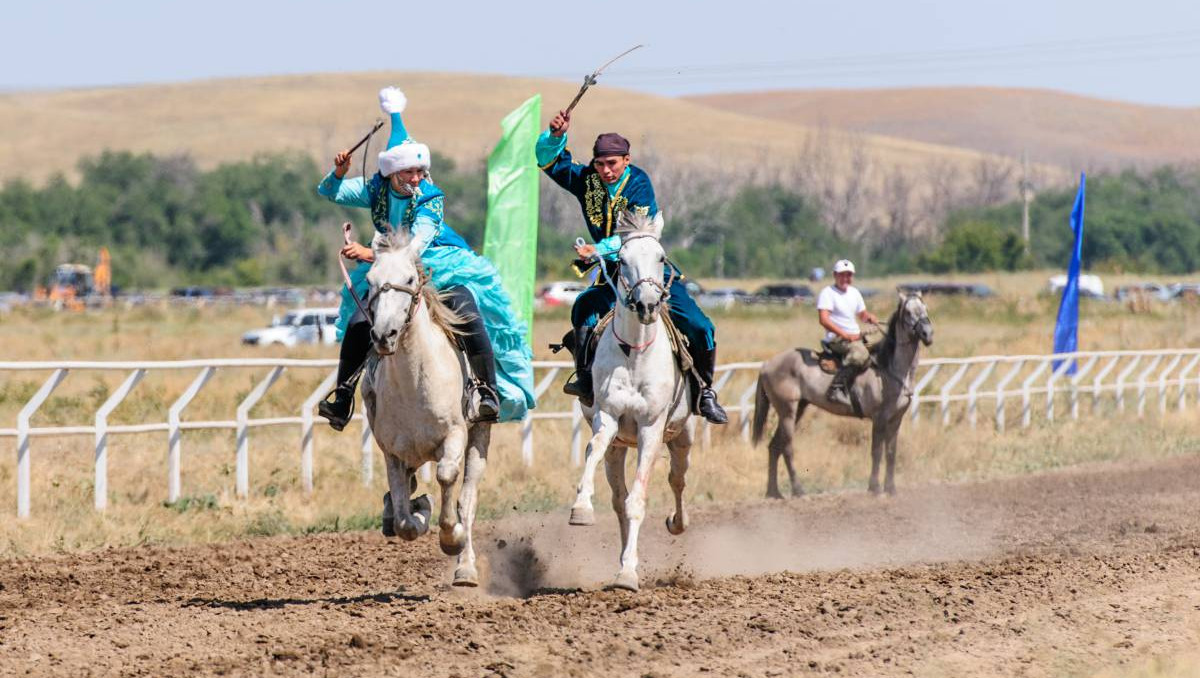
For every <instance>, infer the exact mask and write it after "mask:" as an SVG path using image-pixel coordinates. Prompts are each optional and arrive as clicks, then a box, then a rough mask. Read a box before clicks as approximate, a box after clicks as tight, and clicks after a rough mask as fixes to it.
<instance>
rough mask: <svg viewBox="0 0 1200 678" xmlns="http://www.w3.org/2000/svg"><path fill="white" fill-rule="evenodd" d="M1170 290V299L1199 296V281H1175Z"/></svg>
mask: <svg viewBox="0 0 1200 678" xmlns="http://www.w3.org/2000/svg"><path fill="white" fill-rule="evenodd" d="M1170 290H1171V298H1172V299H1196V298H1200V283H1175V284H1174V285H1171V288H1170Z"/></svg>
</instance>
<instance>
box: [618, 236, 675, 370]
mask: <svg viewBox="0 0 1200 678" xmlns="http://www.w3.org/2000/svg"><path fill="white" fill-rule="evenodd" d="M639 238H654V239H655V240H657V239H658V238H657V237H656V236H655V235H654V234H652V233H633V234H630V235H629V236H627V237H624V238H622V239H621V249H625V245H627V244H628V243H629V242H631V241H633V240H637V239H639ZM621 249H618V250H617V257H618V259H619V258H620V256H621ZM664 258H665V255H664ZM666 262H667V265H668V267H669V268H670V269H671V277H670V278H669V279H668V280H667V282H666V284H665V285H664V284H663V283H662V282H660V281H659V279H658V278H651V277H649V276H647V277H645V278H639V279H638V280H637V281H635V282H634V283H633V284H632V285H630V284H627V283H625V279H624V278H623V277H621V275H620V274H618V275H617V276H616V278H617V279H616V281H615V282H614V281H613V278H612V276H610V275H609V274H608V267H607V266H605V265H604V262H603V261H601V262H600V271H601V273H603V274H604V278H605V280H606V281H607V282H608V285H609V287H611V288H612V290H613V295H614V296H615V297H616V298H617V299H621V296H622V295H621V287H624V288H625V295H624V301H623V303H622V304H621V305H622V306H624V307H625V308H626V309H627V310H630V311H633V310H636V305H635V304H634V301H633V292H634V290H636V289H637V288H638V287H640V286H641V285H645V284H650V285H653V286H654V287H656V288H658V292H659V295H660V298H661V303H667V297H669V296H670V292H669V290H670V288H671V285H672V284H674V282H675V277H676V274H677V272H678V269H677V268H675V264H673V263H671V261H670V260H669V259H668V260H666ZM617 266H618V267H620V262H619V261H618V263H617ZM611 329H612V333H613V337H615V338H616V340H617V342H618V343H619V344H620V345H621V346H622V347H624V348H626V349H627V350H626V355H628V353H629V351H641V350H643V349H645V348H648V347H649V346H650V345H651V344H653V343H654V340H655V339H658V331H657V330H655V331H654V333H653V334H651V335H650V339H649V340H647V341H645V342H643V343H641V344H632V343H630V342H628V341H625V340H624V339H622V338H621V335H620V334H618V333H617V325H616V323H613V325H612V328H611Z"/></svg>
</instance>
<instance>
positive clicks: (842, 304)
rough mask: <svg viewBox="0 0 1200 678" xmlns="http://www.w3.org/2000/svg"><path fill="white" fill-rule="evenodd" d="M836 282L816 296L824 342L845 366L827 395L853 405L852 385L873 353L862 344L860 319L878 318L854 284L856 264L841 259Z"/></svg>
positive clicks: (835, 277)
mask: <svg viewBox="0 0 1200 678" xmlns="http://www.w3.org/2000/svg"><path fill="white" fill-rule="evenodd" d="M833 281H834V284H832V285H829V286H828V287H826V288H825V289H823V290H821V294H820V295H819V296H818V297H817V317H818V318H819V320H820V323H821V327H824V328H825V330H826V331H825V345H826V346H828V347H829V350H831V351H833V352H834V353H836V354H838V355H840V356H841V357H842V367H841V369H839V370H838V372H837V374H836V375H834V377H833V383H831V384H830V385H829V391H828V393H826V394H825V396H826V397H827V398H829V400H830V401H831V402H835V403H841V404H842V405H846V406H850V405H851V403H850V384H852V383H853V382H854V378H855V377H856V376H858V374H859V373H860V372H862V371H863V370H864V369H865V368H866V366H867V361H868V360H870V354H869V352H868V351H867V345H866V344H865V343H863V338H862V332H861V331H860V330H859V327H858V322H857V321H858V320H861V321H863V322H867V323H872V324H876V323H878V322H879V320H878V319H877V318H876V317H875V316H874V315H872V314H871V312H870V311H868V310H867V305H866V303H865V302H863V297H862V293H860V292H859V291H858V288H857V287H855V286H854V285H853V284H851V283H853V281H854V263H853V262H851V261H850V260H849V259H842V260H840V261H838V262H837V263H836V264H834V265H833Z"/></svg>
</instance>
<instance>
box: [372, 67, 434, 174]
mask: <svg viewBox="0 0 1200 678" xmlns="http://www.w3.org/2000/svg"><path fill="white" fill-rule="evenodd" d="M407 106H408V97H406V96H404V92H401V91H400V89H399V88H398V87H384V88H383V89H381V90H379V107H380V108H382V109H383V112H384V113H387V114H388V115H389V116H390V117H391V119H392V134H391V137H389V138H388V149H387V150H386V151H384V152H382V153H380V154H379V173H380V174H382V175H383V176H385V177H386V176H389V175H392V174H395V173H396V172H399V171H400V170H406V169H412V168H414V167H419V168H421V169H426V170H427V169H429V164H430V160H431V158H430V157H429V147H428V146H426V145H425V144H421V143H417V142H416V140H414V139H413V138H412V137H410V136H408V130H406V129H405V128H404V120H403V119H402V118H401V117H400V114H401V113H403V112H404V109H405V108H406V107H407Z"/></svg>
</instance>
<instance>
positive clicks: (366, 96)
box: [0, 71, 982, 181]
mask: <svg viewBox="0 0 1200 678" xmlns="http://www.w3.org/2000/svg"><path fill="white" fill-rule="evenodd" d="M386 84H398V85H399V86H401V87H402V88H403V89H404V90H405V92H406V93H407V94H408V97H409V102H410V103H409V109H408V111H407V112H406V114H405V119H406V121H407V123H408V128H409V130H410V131H412V132H413V133H414V134H415V135H416V136H417V137H418V138H419V139H421V140H422V141H424V142H426V143H429V144H430V145H431V147H432V148H434V149H436V150H437V151H439V152H441V153H443V154H445V155H448V156H450V157H452V158H454V159H455V160H456V161H458V162H460V163H468V164H470V165H474V164H476V163H478V162H480V161H481V160H482V159H483V158H485V157H486V156H487V154H488V153H489V152H490V150H491V147H492V146H493V145H494V144H495V143H496V140H497V138H498V136H499V131H500V127H499V125H500V119H501V118H502V117H503V116H504V115H505V114H507V113H508V112H509V111H511V110H512V109H514V108H516V107H517V106H518V105H519V104H520V103H521V102H522V101H524V100H525V99H526V98H528V97H530V96H532V95H534V94H537V93H541V94H542V95H543V114H544V117H545V118H546V120H549V117H550V116H551V115H552V114H553V112H554V111H556V110H557V109H558V108H559V107H561V106H565V105H566V103H567V102H569V101H570V100H571V98H572V96H573V95H574V93H575V91H576V90H577V88H578V85H577V84H576V83H569V82H562V81H556V80H538V79H529V78H508V77H502V76H495V75H486V76H485V75H467V74H445V73H411V72H410V73H401V72H395V71H391V72H373V73H349V74H342V73H339V74H314V75H301V76H280V77H270V78H240V79H227V80H206V81H196V82H188V83H180V84H168V85H146V86H137V87H114V88H102V89H85V90H66V91H58V92H18V93H10V94H0V148H4V149H5V156H4V157H5V158H6V162H5V163H4V164H3V166H0V181H2V180H4V179H9V178H13V177H16V176H18V175H19V176H24V177H26V178H31V179H33V180H34V181H41V180H43V179H45V178H46V177H48V176H50V175H51V174H52V173H54V172H64V173H66V174H68V175H71V174H72V173H73V172H74V171H75V164H76V162H77V161H78V159H79V158H81V157H85V156H94V155H97V154H99V153H100V152H101V151H103V150H105V149H121V150H125V149H128V150H133V151H149V152H153V153H156V154H176V153H186V154H188V155H190V156H192V157H193V158H195V159H196V160H197V161H198V162H199V163H200V164H201V165H202V166H204V167H211V166H213V165H216V164H218V163H220V162H229V161H240V160H243V159H245V158H247V157H249V156H250V155H252V154H254V153H257V152H265V151H284V150H302V151H303V152H306V153H311V154H312V155H313V157H314V158H316V159H317V160H318V162H319V163H321V164H322V165H325V164H326V163H328V162H329V158H331V157H332V156H333V154H334V152H335V151H337V150H338V149H340V148H344V147H345V146H348V145H349V144H350V143H351V142H352V141H353V140H355V139H357V138H359V137H361V136H362V134H363V133H364V131H365V130H366V128H368V127H369V126H370V124H371V122H372V121H373V120H375V119H376V118H377V117H379V115H380V113H379V108H378V105H377V103H376V101H377V97H376V94H377V92H378V91H379V88H380V87H382V86H383V85H386ZM577 117H578V120H577V121H576V125H575V127H574V129H573V130H572V138H573V139H574V140H575V145H576V146H580V147H582V148H580V149H579V150H580V152H581V153H582V152H584V151H585V149H586V148H588V147H590V146H589V144H590V140H591V139H592V138H594V136H595V135H596V134H598V133H600V132H606V131H611V130H614V129H617V130H621V131H622V132H623V133H624V134H625V135H626V136H628V137H629V138H630V139H631V140H633V141H634V143H635V152H637V153H645V152H646V149H648V148H653V150H654V152H655V153H657V154H658V155H661V156H662V158H663V159H665V160H667V161H669V162H670V163H672V164H685V165H686V164H690V163H693V162H697V161H699V160H706V161H709V162H711V158H712V157H720V158H721V162H722V168H723V169H725V170H728V169H730V167H731V166H736V165H742V166H746V165H751V164H759V163H762V162H764V161H767V162H787V161H788V158H790V157H792V156H795V155H797V154H798V153H800V152H801V149H803V148H804V146H805V144H807V143H809V142H811V141H812V139H813V134H814V131H813V129H811V128H806V127H801V126H798V125H795V124H789V123H784V122H774V121H770V120H764V119H762V118H758V117H754V116H751V115H742V114H738V113H732V112H726V111H720V110H716V109H714V108H712V107H710V106H705V105H701V104H698V103H693V102H689V101H684V100H680V99H672V98H666V97H657V96H653V95H647V94H641V93H636V92H630V91H625V90H619V89H612V88H609V87H607V86H603V87H598V88H595V89H593V90H592V91H591V92H590V93H589V94H588V97H587V99H586V101H585V102H584V104H583V106H582V107H581V108H580V109H579V115H578V116H577ZM98 129H102V130H103V134H97V130H98ZM844 136H845V135H843V134H842V133H839V132H832V133H831V137H832V141H833V142H834V144H833V150H834V151H835V152H838V153H842V154H844V153H846V152H847V151H848V148H849V144H846V143H841V142H839V140H842V138H843V137H844ZM698 139H703V140H704V143H703V144H698V143H697V140H698ZM856 139H857V137H856ZM860 141H861V142H862V144H863V145H864V147H865V149H866V150H867V152H868V153H870V154H871V155H872V156H873V157H874V158H875V159H877V160H878V161H880V163H881V164H882V165H885V166H889V167H891V166H895V167H899V168H911V167H925V166H926V165H928V164H930V163H931V162H933V161H940V162H944V163H947V164H948V165H949V166H951V167H958V168H960V169H970V168H971V167H973V166H974V165H975V163H977V162H978V160H979V158H981V157H982V156H981V155H980V154H979V153H977V152H975V151H969V150H963V149H956V148H949V147H940V146H933V145H930V144H924V143H921V142H916V141H908V140H902V139H895V138H887V137H881V136H871V135H867V136H865V137H862V138H861V140H860ZM855 143H857V141H856V142H855ZM435 170H436V168H435Z"/></svg>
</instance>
